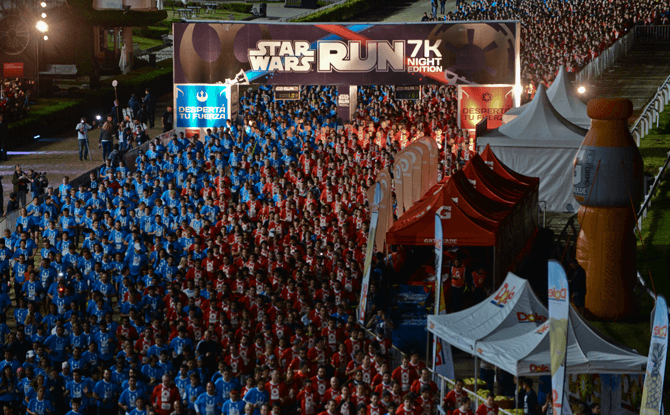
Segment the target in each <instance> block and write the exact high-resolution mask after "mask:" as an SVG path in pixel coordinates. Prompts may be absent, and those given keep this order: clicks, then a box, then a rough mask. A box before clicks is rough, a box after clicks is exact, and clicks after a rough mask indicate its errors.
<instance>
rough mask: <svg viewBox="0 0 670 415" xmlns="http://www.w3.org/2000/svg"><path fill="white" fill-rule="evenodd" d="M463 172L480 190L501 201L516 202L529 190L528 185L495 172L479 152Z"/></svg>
mask: <svg viewBox="0 0 670 415" xmlns="http://www.w3.org/2000/svg"><path fill="white" fill-rule="evenodd" d="M463 172H464V173H465V175H466V176H467V177H468V179H469V180H470V183H472V184H473V186H474V187H475V189H477V191H478V192H481V193H483V194H484V195H486V196H487V197H489V198H491V199H494V200H499V201H501V202H507V203H510V204H515V202H518V201H519V200H522V199H523V198H524V196H526V194H527V193H528V190H529V189H528V187H527V186H526V185H524V184H522V183H519V182H517V181H516V180H514V181H512V180H508V179H505V178H504V177H502V176H500V175H498V174H497V173H495V172H494V171H493V170H491V168H489V167H488V166H487V165H486V163H485V162H484V160H482V158H481V156H480V155H479V154H475V155H474V157H472V158H471V159H470V161H469V162H468V164H466V165H465V167H464V168H463Z"/></svg>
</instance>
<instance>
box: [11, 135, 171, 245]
mask: <svg viewBox="0 0 670 415" xmlns="http://www.w3.org/2000/svg"><path fill="white" fill-rule="evenodd" d="M172 134H174V130H170V131H168V132H165V133H163V134H161V135H159V136H158V137H157V138H160V139H161V143H162V144H164V145H165V144H167V143H168V142H169V141H170V139H171V137H172ZM150 141H151V140H150ZM150 141H147V142H146V143H143V144H142V145H141V146H138V147H136V148H134V149H132V150H130V151H129V152H127V153H126V154H125V155H124V160H125V162H126V167H127V168H128V170H130V171H131V172H134V171H135V170H136V167H137V166H135V160H136V158H137V156H139V154H140V152H141V151H144V150H146V149H147V148H148V147H149V142H150ZM103 165H104V164H101V165H99V166H98V167H95V168H93V169H91V170H89V171H87V172H86V173H83V174H80V175H79V176H77V177H75V178H74V179H72V180H70V185H72V187H73V188H75V189H76V188H78V187H79V185H82V184H83V185H84V186H87V185H88V184H90V183H91V177H90V176H91V173H94V174H95V177H96V178H97V177H98V173H99V171H100V168H101V167H102V166H103ZM56 192H58V189H56ZM45 197H46V195H40V196H38V197H37V199H38V200H39V203H40V204H42V203H44V199H45ZM30 203H32V200H30V201H27V204H26V206H27V205H28V204H30ZM22 207H23V206H22ZM20 214H21V208H19V209H16V210H14V211H12V212H8V213H7V214H6V215H5V216H3V217H2V218H0V237H2V236H4V232H5V229H9V230H10V232H14V231H15V230H16V219H18V217H19V215H20Z"/></svg>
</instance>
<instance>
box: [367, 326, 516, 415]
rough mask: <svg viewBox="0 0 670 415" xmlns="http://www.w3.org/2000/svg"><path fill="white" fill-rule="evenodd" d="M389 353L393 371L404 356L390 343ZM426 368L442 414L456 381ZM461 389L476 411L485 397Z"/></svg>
mask: <svg viewBox="0 0 670 415" xmlns="http://www.w3.org/2000/svg"><path fill="white" fill-rule="evenodd" d="M363 330H364V331H365V333H366V334H367V336H368V338H369V339H370V340H373V339H375V338H376V336H375V335H374V334H373V333H372V332H371V331H370V330H368V329H367V328H365V327H363ZM389 354H390V357H391V359H390V362H389V364H390V365H391V371H393V369H395V368H397V367H400V365H401V364H402V357H403V356H404V353H403V352H402V351H401V350H400V349H398V348H397V347H395V346H393V345H392V346H391V350H390V351H389ZM428 363H429V362H428V358H426V364H428ZM426 368H427V369H428V371H429V372H430V375H431V379H432V380H433V382H435V383H436V384H437V390H438V391H439V394H440V398H439V400H437V399H435V403H436V405H435V406H436V409H437V411H436V413H438V414H444V413H445V412H444V409H442V402H443V401H444V397H445V396H447V393H448V392H449V391H450V390H451V389H453V387H454V384H455V383H456V381H455V380H454V379H449V378H447V377H446V376H442V375H440V374H438V373H435V371H433V370H432V369H431V368H430V367H428V366H426ZM450 386H451V387H450ZM463 390H464V391H465V392H467V394H468V396H469V397H470V399H471V400H472V402H473V406H474V407H471V409H472V412H473V413H474V412H476V411H477V408H478V407H479V404H480V403H483V402H484V401H485V399H484V398H482V397H481V396H479V395H477V394H476V393H475V392H474V391H471V390H470V389H466V388H463ZM498 410H499V413H502V414H505V415H514V414H512V413H511V412H509V411H507V410H505V409H502V408H499V409H498Z"/></svg>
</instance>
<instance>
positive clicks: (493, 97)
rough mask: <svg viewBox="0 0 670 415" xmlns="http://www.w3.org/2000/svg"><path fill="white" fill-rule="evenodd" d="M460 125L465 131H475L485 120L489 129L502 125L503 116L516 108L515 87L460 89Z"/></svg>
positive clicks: (464, 86)
mask: <svg viewBox="0 0 670 415" xmlns="http://www.w3.org/2000/svg"><path fill="white" fill-rule="evenodd" d="M458 89H459V91H458V96H459V99H458V125H459V127H460V128H462V129H464V130H474V129H475V128H476V127H477V123H479V122H480V121H481V120H483V119H484V118H488V120H487V122H486V126H487V128H498V127H500V126H501V125H502V116H503V114H504V113H505V112H507V110H509V109H510V108H512V107H513V106H514V96H513V95H514V94H512V91H513V86H512V85H508V86H468V85H460V86H459V87H458Z"/></svg>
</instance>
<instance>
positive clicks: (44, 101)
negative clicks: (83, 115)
mask: <svg viewBox="0 0 670 415" xmlns="http://www.w3.org/2000/svg"><path fill="white" fill-rule="evenodd" d="M81 100H82V98H80V97H77V98H75V97H58V98H40V99H39V100H38V101H37V102H38V103H37V104H35V105H31V106H30V114H31V115H32V116H40V117H41V116H44V115H47V114H50V113H52V112H56V111H63V110H65V109H68V108H71V107H74V106H76V105H78V104H79V103H81Z"/></svg>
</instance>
